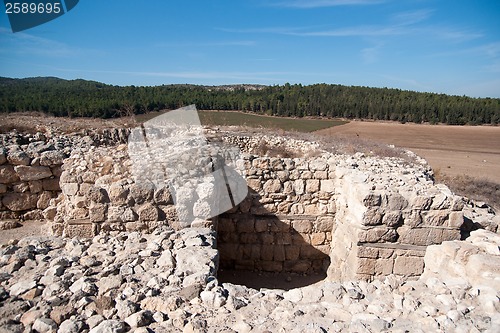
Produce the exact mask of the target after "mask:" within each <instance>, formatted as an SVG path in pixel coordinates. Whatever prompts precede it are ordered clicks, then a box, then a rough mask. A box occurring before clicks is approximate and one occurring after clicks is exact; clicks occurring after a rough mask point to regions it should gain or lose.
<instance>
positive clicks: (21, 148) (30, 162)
mask: <svg viewBox="0 0 500 333" xmlns="http://www.w3.org/2000/svg"><path fill="white" fill-rule="evenodd" d="M3 139H4V140H3V141H4V142H3V145H2V147H0V219H1V220H6V219H20V220H34V219H42V218H43V214H42V210H43V209H45V208H47V207H48V206H49V201H50V199H52V198H54V197H56V196H57V195H58V193H59V192H60V187H59V176H60V175H61V165H62V163H63V159H64V157H65V153H64V151H61V150H57V148H56V146H54V144H53V143H51V142H47V141H46V140H44V139H45V138H44V137H43V136H38V137H29V138H25V137H23V136H20V137H18V138H17V140H14V138H9V139H10V140H5V137H3ZM29 139H32V140H29Z"/></svg>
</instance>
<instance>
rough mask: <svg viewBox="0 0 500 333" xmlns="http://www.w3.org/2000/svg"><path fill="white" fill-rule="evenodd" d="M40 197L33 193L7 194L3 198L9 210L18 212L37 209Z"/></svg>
mask: <svg viewBox="0 0 500 333" xmlns="http://www.w3.org/2000/svg"><path fill="white" fill-rule="evenodd" d="M37 201H38V195H36V194H31V193H7V194H5V195H4V196H3V198H2V203H3V205H4V206H5V207H7V208H8V209H9V210H13V211H16V212H19V211H23V210H29V209H34V208H36V204H37Z"/></svg>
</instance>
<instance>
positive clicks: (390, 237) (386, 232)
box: [358, 227, 398, 243]
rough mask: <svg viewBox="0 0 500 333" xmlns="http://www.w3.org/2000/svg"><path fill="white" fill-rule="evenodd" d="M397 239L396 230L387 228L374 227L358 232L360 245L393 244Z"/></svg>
mask: <svg viewBox="0 0 500 333" xmlns="http://www.w3.org/2000/svg"><path fill="white" fill-rule="evenodd" d="M397 239H398V233H397V232H396V230H394V229H389V228H382V227H376V228H371V229H368V230H360V231H359V232H358V240H359V242H360V243H378V242H395V241H396V240H397Z"/></svg>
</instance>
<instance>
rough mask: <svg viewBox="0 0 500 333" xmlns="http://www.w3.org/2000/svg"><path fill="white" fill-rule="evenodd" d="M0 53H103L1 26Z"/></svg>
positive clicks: (66, 54) (60, 54)
mask: <svg viewBox="0 0 500 333" xmlns="http://www.w3.org/2000/svg"><path fill="white" fill-rule="evenodd" d="M0 44H1V45H2V48H1V49H0V53H8V54H23V55H24V54H28V55H39V56H45V57H72V56H76V55H81V54H82V53H93V54H97V53H102V52H101V51H97V50H88V49H87V50H83V49H81V48H75V47H72V46H69V45H67V44H65V43H61V42H58V41H55V40H51V39H48V38H43V37H38V36H35V35H31V34H28V33H25V32H18V33H15V34H14V33H12V31H10V30H9V29H6V28H2V27H0Z"/></svg>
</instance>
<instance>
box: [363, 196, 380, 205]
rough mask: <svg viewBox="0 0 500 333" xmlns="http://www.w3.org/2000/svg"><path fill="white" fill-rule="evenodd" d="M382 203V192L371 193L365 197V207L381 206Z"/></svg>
mask: <svg viewBox="0 0 500 333" xmlns="http://www.w3.org/2000/svg"><path fill="white" fill-rule="evenodd" d="M381 203H382V198H381V196H380V194H377V193H369V194H367V195H366V196H365V197H364V198H363V204H364V205H365V207H375V206H380V204H381Z"/></svg>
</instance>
